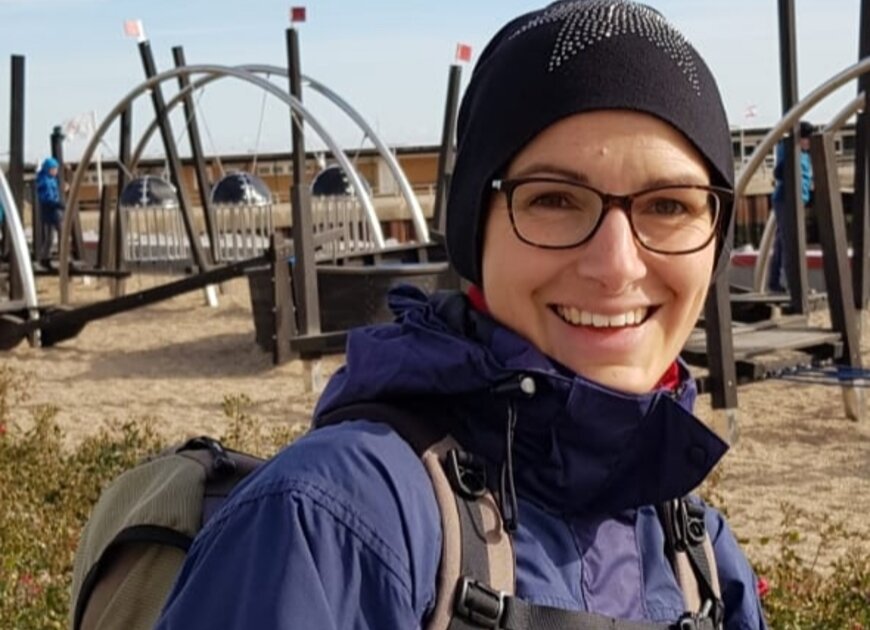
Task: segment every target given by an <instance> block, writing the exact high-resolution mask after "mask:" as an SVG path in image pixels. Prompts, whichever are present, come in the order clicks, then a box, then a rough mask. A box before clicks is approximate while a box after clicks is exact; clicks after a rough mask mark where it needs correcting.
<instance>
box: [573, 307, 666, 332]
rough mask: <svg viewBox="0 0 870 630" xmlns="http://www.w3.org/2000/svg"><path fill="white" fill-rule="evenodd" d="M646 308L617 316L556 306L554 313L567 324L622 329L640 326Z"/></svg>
mask: <svg viewBox="0 0 870 630" xmlns="http://www.w3.org/2000/svg"><path fill="white" fill-rule="evenodd" d="M648 310H649V309H648V308H636V309H633V310H631V311H626V312H625V313H619V314H618V315H604V314H602V313H592V312H591V311H581V310H580V309H578V308H575V307H573V306H557V307H556V312H557V313H558V314H559V316H560V317H561V318H562V319H564V320H565V321H566V322H568V323H569V324H573V325H575V326H576V325H578V324H579V325H581V326H593V327H595V328H623V327H625V326H634V325H635V324H640V323H642V322H643V320H644V318H646V315H647V311H648Z"/></svg>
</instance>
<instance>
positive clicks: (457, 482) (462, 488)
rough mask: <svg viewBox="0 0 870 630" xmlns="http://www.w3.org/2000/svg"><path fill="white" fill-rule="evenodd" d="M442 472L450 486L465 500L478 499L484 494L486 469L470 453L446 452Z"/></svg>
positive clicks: (453, 449) (453, 450)
mask: <svg viewBox="0 0 870 630" xmlns="http://www.w3.org/2000/svg"><path fill="white" fill-rule="evenodd" d="M444 470H445V471H446V473H447V479H449V480H450V485H451V486H453V489H454V490H455V491H456V492H457V493H459V495H460V496H462V497H463V498H465V499H470V500H475V499H479V498H480V497H482V496H483V495H484V494H485V493H486V468H485V467H484V465H483V464H482V463H481V462H479V461H478V460H477V459H476V458H475V457H474V456H473V455H471V453H466V452H465V451H461V450H459V449H456V448H452V449H450V450H449V451H447V455H446V457H445V459H444Z"/></svg>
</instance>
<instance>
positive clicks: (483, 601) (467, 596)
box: [454, 576, 504, 628]
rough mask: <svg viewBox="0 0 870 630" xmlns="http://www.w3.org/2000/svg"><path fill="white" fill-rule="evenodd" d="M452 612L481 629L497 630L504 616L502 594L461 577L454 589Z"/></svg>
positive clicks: (475, 581)
mask: <svg viewBox="0 0 870 630" xmlns="http://www.w3.org/2000/svg"><path fill="white" fill-rule="evenodd" d="M454 610H455V611H456V613H457V614H459V615H461V616H462V617H464V618H465V619H468V620H469V621H471V622H473V623H475V624H477V625H479V626H481V627H483V628H499V627H500V624H501V618H502V615H503V614H504V593H501V592H499V591H496V590H495V589H492V588H490V587H489V586H487V585H486V584H481V583H480V582H478V581H477V580H472V579H471V578H468V577H465V576H463V577H461V578H459V584H458V586H457V589H456V602H455V604H454Z"/></svg>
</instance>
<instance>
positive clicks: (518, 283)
mask: <svg viewBox="0 0 870 630" xmlns="http://www.w3.org/2000/svg"><path fill="white" fill-rule="evenodd" d="M457 137H458V151H457V158H456V163H455V167H454V172H453V179H452V181H451V188H450V191H449V197H448V202H447V234H446V239H447V246H448V251H449V256H450V260H451V262H452V264H453V265H454V266H455V268H456V269H457V271H458V272H459V273H460V274H461V275H462V276H463V277H464V278H465V279H466V280H467V281H468V282H469V283H471V285H472V287H471V289H470V290H469V292H468V293H467V295H466V294H462V293H458V292H456V293H446V294H436V295H431V296H427V295H424V294H423V293H421V292H419V291H417V290H414V289H410V288H399V289H396V290H394V292H393V293H392V294H391V298H390V303H391V306H392V307H393V309H394V311H395V313H396V322H395V323H392V324H388V325H380V326H376V327H371V328H365V329H360V330H355V331H353V332H352V333H351V334H350V336H349V339H348V346H347V364H346V365H345V366H344V367H342V368H341V369H340V370H339V371H338V372H337V373H336V374H335V376H333V378H332V379H331V380H330V382H329V385H328V386H327V389H326V391H325V392H324V394H323V397H322V398H321V400H320V402H319V404H318V407H317V410H316V412H315V416H316V417H315V424H316V425H317V429H316V430H314V431H312V432H311V433H310V434H309V435H307V436H305V437H304V438H302V439H301V440H299V441H297V442H296V443H294V444H293V445H291V446H290V447H288V448H287V449H285V450H284V451H283V452H282V453H281V454H279V455H278V456H277V457H276V458H275V459H274V460H273V461H272V462H270V463H269V464H267V465H266V466H264V467H263V468H262V469H260V470H259V471H258V472H256V473H254V475H253V476H252V477H251V478H249V479H250V480H249V481H247V482H246V483H245V485H244V486H242V487H241V488H240V490H239V491H237V492H236V493H235V494H234V495H233V496H232V497H231V499H230V501H229V502H228V503H227V504H226V505H225V506H224V508H223V509H222V510H221V512H220V513H219V515H218V516H217V517H216V519H215V520H213V521H211V522H209V523H208V524H207V525H206V526H205V527H204V528H203V530H202V532H201V533H200V535H199V536H198V537H197V540H196V542H195V543H194V546H193V548H192V549H191V552H190V554H189V556H188V558H187V561H186V563H185V567H184V569H183V571H182V574H181V576H180V577H179V579H178V581H177V583H176V585H175V587H174V590H173V592H172V594H171V596H170V598H169V600H168V602H167V604H166V607H165V608H164V612H163V617H162V620H161V622H160V624H159V625H158V628H161V629H163V630H169V629H172V628H193V629H197V628H203V629H205V628H212V627H217V626H219V627H223V628H227V627H233V628H240V629H241V628H247V627H268V628H294V629H298V628H355V629H370V628H371V629H374V628H421V627H426V628H476V627H489V628H509V629H513V630H525V629H527V628H528V629H534V628H544V627H546V628H554V629H558V628H566V629H567V628H605V627H606V628H613V629H615V630H629V629H631V630H665V629H667V628H674V629H680V630H691V629H695V630H701V629H706V630H714V629H716V630H717V629H720V628H727V629H728V630H761V629H763V628H765V622H764V619H763V615H762V612H761V607H760V604H759V601H758V598H757V595H756V579H755V576H754V574H753V572H752V570H751V568H750V566H749V564H748V563H747V561H746V559H745V557H744V556H743V553H742V551H741V550H740V548H739V546H738V544H737V542H736V539H735V537H734V535H733V534H732V533H731V530H730V529H729V527H728V525H727V524H726V523H725V520H724V518H723V517H722V516H721V514H719V513H718V512H717V511H716V510H714V509H712V508H709V507H707V506H705V505H704V504H703V503H702V502H701V501H700V500H698V499H696V498H693V497H687V495H688V494H689V493H690V492H691V491H692V489H693V488H695V487H696V486H697V484H698V483H700V482H701V481H702V480H703V479H704V477H705V476H706V475H707V474H708V473H709V472H710V471H711V469H712V468H713V466H714V465H715V464H716V462H717V461H718V460H719V459H720V458H721V457H722V455H723V454H724V452H725V450H726V449H727V445H725V444H724V443H723V442H722V441H721V440H720V439H719V438H718V437H717V436H716V435H715V434H714V433H712V432H711V431H710V430H709V429H708V428H707V427H706V426H704V424H703V423H702V422H701V421H700V420H698V419H697V418H696V417H695V416H694V415H692V406H693V403H694V399H695V394H696V390H695V387H694V383H693V381H692V379H691V377H690V375H689V372H688V370H687V369H686V367H685V366H684V365H683V364H681V363H680V362H679V360H678V354H679V350H680V348H681V347H682V345H683V344H684V342H685V341H686V338H687V337H688V335H689V332H690V330H691V329H692V327H693V325H694V323H695V321H696V320H697V318H698V315H699V313H700V310H701V307H702V304H703V302H704V298H705V295H706V293H707V289H708V287H709V286H710V283H711V279H712V278H713V275H714V273H715V270H716V268H717V266H718V263H719V262H720V261H722V260H725V259H727V256H728V252H727V248H726V247H725V245H726V243H725V239H724V238H723V235H724V234H727V233H728V229H729V227H730V224H731V221H732V219H733V216H732V207H731V188H732V185H733V179H734V173H733V163H732V157H731V140H730V133H729V130H728V124H727V120H726V117H725V112H724V108H723V106H722V102H721V98H720V95H719V91H718V89H717V86H716V83H715V81H714V79H713V77H712V75H711V74H710V72H709V70H708V69H707V66H706V65H705V64H704V62H703V60H702V59H701V58H700V57H699V55H698V54H697V52H696V51H695V49H694V48H693V47H692V46H691V45H690V44H689V43H688V42H687V41H686V39H685V38H684V37H683V36H682V35H681V34H680V32H679V31H677V30H676V29H675V28H674V27H673V26H672V25H671V24H670V23H668V22H667V21H666V20H665V19H664V18H663V17H662V16H661V15H660V14H659V13H658V12H656V11H655V10H653V9H651V8H649V7H647V6H644V5H640V4H637V3H634V2H629V1H627V0H570V1H561V2H555V3H553V4H551V5H549V6H547V7H545V8H543V9H541V10H539V11H534V12H531V13H527V14H525V15H521V16H519V17H517V18H516V19H514V20H512V21H511V22H509V23H508V24H507V25H505V26H504V27H503V28H502V29H501V30H500V31H499V32H498V33H497V34H496V35H495V36H494V38H493V39H492V41H490V43H489V44H488V45H487V47H486V49H485V50H484V51H483V53H482V55H481V57H480V59H479V61H478V64H477V67H476V68H475V71H474V74H473V75H472V78H471V81H470V83H469V86H468V89H467V91H466V93H465V95H464V97H463V102H462V107H461V110H460V114H459V121H458V133H457ZM397 410H398V412H397ZM335 417H342V418H346V419H351V421H347V422H342V423H340V424H333V423H331V420H330V419H331V418H335ZM354 420H356V421H354ZM447 440H449V441H447ZM409 446H410V447H411V448H409ZM433 470H435V471H438V470H446V471H447V477H448V478H449V479H450V484H449V485H450V487H449V488H447V487H445V486H447V484H446V483H445V484H439V483H438V482H437V481H436V482H434V491H433V478H435V477H436V475H432V477H431V478H430V474H431V472H432V471H433ZM442 474H443V473H442ZM445 495H446V499H445ZM436 497H437V499H436ZM454 499H455V501H454ZM454 504H455V505H456V506H458V507H457V508H456V509H455V510H453V509H452V508H450V507H445V505H449V506H453V505H454ZM463 519H464V520H463ZM459 522H461V525H460V524H459ZM457 532H460V534H461V535H459V538H461V541H460V542H461V544H459V545H458V547H455V546H451V541H452V542H456V541H455V538H454V537H455V536H456V535H457ZM505 546H506V547H507V548H505ZM497 558H501V559H502V560H504V561H505V564H502V565H496V563H495V559H497ZM206 602H207V603H206Z"/></svg>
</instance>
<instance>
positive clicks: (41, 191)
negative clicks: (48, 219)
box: [36, 165, 62, 207]
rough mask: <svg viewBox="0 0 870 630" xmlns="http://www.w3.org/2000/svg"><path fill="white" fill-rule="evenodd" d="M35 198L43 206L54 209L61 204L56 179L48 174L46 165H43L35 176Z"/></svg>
mask: <svg viewBox="0 0 870 630" xmlns="http://www.w3.org/2000/svg"><path fill="white" fill-rule="evenodd" d="M36 196H37V198H38V199H39V203H40V204H42V205H43V206H51V207H56V206H57V205H59V204H61V203H62V202H61V199H60V188H59V187H58V184H57V177H56V176H54V175H52V174H51V173H50V172H49V169H48V168H47V167H46V165H43V167H42V168H41V169H39V173H37V174H36Z"/></svg>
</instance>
